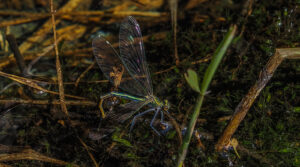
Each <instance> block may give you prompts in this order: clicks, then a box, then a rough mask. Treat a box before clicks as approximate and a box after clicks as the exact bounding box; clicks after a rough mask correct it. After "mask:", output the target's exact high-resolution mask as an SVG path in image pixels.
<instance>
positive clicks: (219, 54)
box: [200, 25, 236, 93]
mask: <svg viewBox="0 0 300 167" xmlns="http://www.w3.org/2000/svg"><path fill="white" fill-rule="evenodd" d="M235 31H236V26H235V25H234V26H231V27H230V28H229V31H228V32H227V34H226V36H225V38H224V39H223V41H222V42H221V44H220V45H219V46H218V48H217V50H216V51H215V53H214V55H213V57H212V60H211V63H210V64H209V66H208V68H207V69H206V71H205V74H204V77H203V81H202V84H201V89H200V90H201V92H202V93H205V92H206V91H207V89H208V86H209V84H210V82H211V80H212V77H213V76H214V74H215V72H216V70H217V68H218V66H219V64H220V62H221V60H222V58H223V56H224V55H225V53H226V50H227V48H228V47H229V45H230V43H231V41H232V39H233V37H234V34H235Z"/></svg>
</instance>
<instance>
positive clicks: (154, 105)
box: [93, 16, 169, 135]
mask: <svg viewBox="0 0 300 167" xmlns="http://www.w3.org/2000/svg"><path fill="white" fill-rule="evenodd" d="M119 48H120V54H118V53H117V52H116V51H115V49H114V48H113V47H112V46H111V44H110V43H109V42H108V41H107V40H106V39H104V38H103V37H102V36H98V37H95V38H94V39H93V52H94V55H95V57H96V61H97V63H98V65H99V67H100V68H101V70H102V72H103V73H104V75H105V76H106V77H107V78H108V79H109V80H110V81H111V82H112V83H113V84H114V85H115V86H118V87H119V88H121V89H122V90H123V91H125V92H126V93H120V92H111V93H109V94H106V95H104V96H102V97H101V100H102V101H103V99H106V98H109V97H120V98H124V99H128V100H131V102H129V103H126V104H124V107H125V108H131V109H132V111H131V112H130V113H129V114H127V115H126V116H125V117H126V118H125V119H124V118H122V119H123V120H127V119H128V118H130V117H131V116H133V115H135V114H136V115H135V116H134V117H133V120H132V123H131V126H130V130H132V128H133V126H134V124H135V121H136V119H138V118H139V117H141V116H143V115H145V114H147V113H149V112H154V116H153V118H152V120H151V122H150V126H151V128H152V129H153V130H154V131H155V132H156V133H157V134H158V135H159V134H160V133H159V132H158V131H157V130H156V128H155V127H154V126H153V123H154V121H155V119H156V117H157V115H158V114H159V113H160V115H161V116H160V117H161V120H160V121H161V123H162V124H163V125H165V126H167V124H166V123H164V122H163V116H164V113H163V112H168V110H169V103H168V101H167V100H164V101H161V100H159V99H158V98H157V97H156V96H154V95H153V88H152V81H151V78H150V74H149V70H148V64H147V62H146V56H145V51H144V44H143V39H142V33H141V30H140V26H139V24H138V23H137V21H136V20H135V19H134V18H133V17H131V16H129V17H127V18H126V19H125V20H124V21H123V22H122V23H121V27H120V32H119ZM127 93H128V94H127ZM102 101H101V102H100V109H101V111H102V113H104V111H103V108H102ZM144 106H148V107H150V109H148V110H146V111H143V112H141V113H138V112H139V110H140V109H141V108H143V107H144ZM103 116H104V115H103Z"/></svg>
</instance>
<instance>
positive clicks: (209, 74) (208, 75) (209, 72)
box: [177, 25, 237, 167]
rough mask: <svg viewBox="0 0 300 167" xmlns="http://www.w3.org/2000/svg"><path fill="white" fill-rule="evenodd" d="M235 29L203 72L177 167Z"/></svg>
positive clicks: (185, 151)
mask: <svg viewBox="0 0 300 167" xmlns="http://www.w3.org/2000/svg"><path fill="white" fill-rule="evenodd" d="M236 29H237V27H236V26H235V25H233V26H231V27H230V28H229V30H228V32H227V34H226V36H225V38H224V39H223V40H222V42H221V43H220V45H219V46H218V48H217V49H216V51H215V53H214V55H213V58H212V60H211V63H210V64H209V66H208V68H207V69H206V71H205V74H204V77H203V82H202V84H201V87H200V93H199V95H198V98H197V101H196V106H195V108H194V113H193V115H192V118H191V120H190V123H189V126H188V129H187V133H186V135H185V136H184V139H183V143H182V145H181V147H180V149H179V154H178V162H177V166H178V167H182V165H183V162H184V159H185V157H186V154H187V149H188V146H189V144H190V141H191V138H192V135H193V132H194V128H195V125H196V122H197V118H198V116H199V113H200V109H201V106H202V103H203V100H204V96H205V93H206V91H207V89H208V86H209V84H210V82H211V80H212V78H213V76H214V74H215V72H216V70H217V67H218V66H219V64H220V62H221V60H222V58H223V56H224V55H225V53H226V51H227V49H228V47H229V45H230V43H231V41H232V39H233V37H234V34H235V32H236Z"/></svg>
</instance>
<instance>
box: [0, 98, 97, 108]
mask: <svg viewBox="0 0 300 167" xmlns="http://www.w3.org/2000/svg"><path fill="white" fill-rule="evenodd" d="M9 103H17V104H34V105H49V104H51V105H60V101H59V100H23V99H13V100H0V104H9ZM65 104H66V105H73V106H92V107H94V106H97V103H95V102H93V101H87V100H66V101H65Z"/></svg>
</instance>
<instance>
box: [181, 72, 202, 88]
mask: <svg viewBox="0 0 300 167" xmlns="http://www.w3.org/2000/svg"><path fill="white" fill-rule="evenodd" d="M184 77H185V79H186V81H187V83H188V84H189V85H190V87H191V88H192V89H193V90H194V91H196V92H198V93H200V88H199V81H198V75H197V73H196V72H195V71H194V70H192V69H188V71H187V73H185V74H184Z"/></svg>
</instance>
